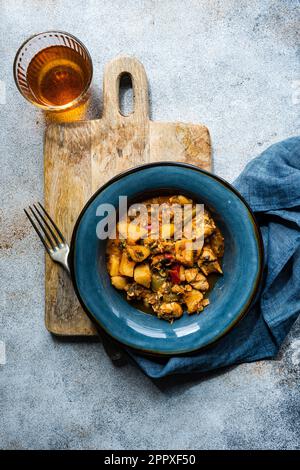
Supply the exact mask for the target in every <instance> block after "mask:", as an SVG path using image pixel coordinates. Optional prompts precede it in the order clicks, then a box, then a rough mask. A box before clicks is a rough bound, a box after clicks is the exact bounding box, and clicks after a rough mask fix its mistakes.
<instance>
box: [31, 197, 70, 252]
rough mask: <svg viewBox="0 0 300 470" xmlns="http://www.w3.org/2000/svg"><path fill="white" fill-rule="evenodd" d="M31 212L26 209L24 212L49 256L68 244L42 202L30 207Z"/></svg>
mask: <svg viewBox="0 0 300 470" xmlns="http://www.w3.org/2000/svg"><path fill="white" fill-rule="evenodd" d="M38 206H39V207H38ZM29 210H30V213H29V211H27V210H26V209H24V212H25V214H26V215H27V217H28V219H29V220H30V222H31V224H32V226H33V228H34V230H35V231H36V233H37V234H38V236H39V238H40V240H41V242H42V243H43V245H44V247H45V249H46V251H47V252H48V253H49V254H50V252H51V251H55V250H56V249H57V248H59V247H60V246H62V245H63V244H65V243H66V240H65V238H64V236H63V234H62V233H61V231H60V230H59V228H58V227H57V225H56V224H55V223H54V221H53V219H52V218H51V217H50V215H49V214H48V212H47V211H46V209H45V208H44V207H43V206H42V204H41V203H40V202H38V205H36V204H33V206H29ZM31 214H32V215H31ZM36 222H37V223H36ZM39 227H40V228H39ZM43 235H44V236H43Z"/></svg>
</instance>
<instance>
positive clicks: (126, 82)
mask: <svg viewBox="0 0 300 470" xmlns="http://www.w3.org/2000/svg"><path fill="white" fill-rule="evenodd" d="M119 111H120V113H121V114H122V116H125V117H126V116H129V115H130V114H132V113H133V111H134V94H133V83H132V76H131V74H130V73H128V72H124V73H122V74H121V75H120V81H119Z"/></svg>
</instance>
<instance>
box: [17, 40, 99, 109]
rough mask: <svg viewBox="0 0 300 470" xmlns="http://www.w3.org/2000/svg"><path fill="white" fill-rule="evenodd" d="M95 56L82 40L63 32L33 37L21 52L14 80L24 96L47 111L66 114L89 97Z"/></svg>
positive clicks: (18, 54) (23, 45)
mask: <svg viewBox="0 0 300 470" xmlns="http://www.w3.org/2000/svg"><path fill="white" fill-rule="evenodd" d="M92 75H93V64H92V59H91V56H90V54H89V52H88V50H87V49H86V47H85V46H84V45H83V44H82V42H81V41H79V39H77V38H75V37H74V36H72V35H71V34H68V33H64V32H62V31H47V32H45V33H39V34H36V35H35V36H32V37H30V38H29V39H28V40H27V41H25V42H24V43H23V44H22V46H21V47H20V49H19V50H18V52H17V54H16V57H15V61H14V78H15V82H16V85H17V87H18V89H19V91H20V93H21V94H22V95H23V96H24V97H25V98H26V99H27V100H28V101H30V102H31V103H32V104H34V105H36V106H39V107H40V108H43V109H45V110H47V111H56V112H57V111H63V110H67V109H71V108H74V107H75V106H77V105H79V104H82V103H83V102H84V101H85V100H86V99H87V97H88V92H89V88H90V84H91V81H92Z"/></svg>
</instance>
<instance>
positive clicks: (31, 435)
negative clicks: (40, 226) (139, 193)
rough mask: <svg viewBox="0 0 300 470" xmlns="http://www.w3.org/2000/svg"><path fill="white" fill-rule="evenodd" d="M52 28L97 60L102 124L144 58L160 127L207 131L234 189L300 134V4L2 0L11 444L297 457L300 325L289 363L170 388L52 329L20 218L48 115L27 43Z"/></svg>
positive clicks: (1, 404) (1, 424) (39, 266)
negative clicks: (106, 83)
mask: <svg viewBox="0 0 300 470" xmlns="http://www.w3.org/2000/svg"><path fill="white" fill-rule="evenodd" d="M49 29H62V30H65V31H69V32H72V33H73V34H75V35H76V36H78V37H79V38H80V39H81V40H82V41H83V42H84V43H85V44H86V45H87V47H88V48H89V50H90V52H91V55H92V57H93V61H94V67H95V76H94V85H93V87H94V102H93V105H92V106H91V108H90V110H89V116H90V117H91V118H93V117H97V116H98V115H99V112H100V109H101V88H102V72H103V66H104V64H105V63H106V62H107V61H108V60H110V59H111V58H113V57H114V56H115V55H117V54H121V53H127V54H132V55H135V56H136V57H137V58H139V59H140V60H141V61H142V62H143V63H144V65H145V68H146V71H147V74H148V78H149V83H150V91H151V97H150V98H151V116H152V118H153V119H156V120H171V121H175V120H183V121H191V122H203V123H205V124H206V125H208V127H209V129H210V131H211V136H212V142H213V148H214V170H215V172H216V173H217V174H218V175H221V176H223V177H225V178H227V179H228V180H229V181H232V180H233V179H234V178H235V177H236V176H237V175H238V174H239V172H240V171H241V170H242V169H243V168H244V166H245V164H246V163H247V162H248V161H249V160H250V159H251V158H253V157H254V156H255V155H257V154H258V153H260V152H261V151H262V150H263V149H265V148H266V147H268V146H269V145H270V144H272V143H274V142H276V141H278V140H281V139H284V138H286V137H289V136H292V135H296V134H298V133H299V106H300V105H299V100H300V98H299V86H300V85H299V80H300V75H299V73H300V72H299V60H298V58H297V39H298V38H297V33H298V30H299V2H298V1H278V0H264V1H251V0H250V1H247V2H246V1H243V0H223V1H218V0H210V1H208V0H207V1H200V0H186V1H184V2H183V1H181V0H161V1H159V0H152V1H151V0H144V1H142V0H140V1H138V0H127V1H126V2H124V1H121V0H99V1H96V0H88V1H86V0H57V1H55V0H44V1H43V2H40V1H39V0H27V1H25V0H24V1H21V0H9V1H5V0H1V1H0V57H1V68H0V80H1V82H0V83H1V96H0V102H1V103H2V104H1V105H0V118H1V127H0V132H1V138H0V155H1V172H0V178H1V206H0V207H1V209H0V222H1V226H0V232H1V236H0V245H1V255H0V289H1V299H0V301H1V311H0V341H3V342H5V344H6V356H7V357H6V364H5V365H0V447H1V448H9V449H13V448H25V449H33V448H41V449H61V448H63V449H64V448H76V449H82V448H100V449H101V448H107V449H109V448H110V449H114V448H119V449H130V448H132V449H142V448H146V449H150V448H154V449H162V448H169V449H170V448H171V449H172V448H174V449H179V448H183V449H194V448H195V449H213V448H214V449H259V448H263V449H265V448H271V449H276V448H277V449H294V448H299V409H300V407H299V405H300V403H299V388H298V387H299V370H300V341H299V339H297V338H299V330H300V327H299V322H298V326H297V325H295V327H294V328H293V331H292V332H291V334H290V335H289V337H288V338H287V340H286V342H285V345H284V347H283V349H282V351H281V353H280V354H279V357H278V358H277V359H276V360H275V361H265V362H259V363H254V364H246V365H241V366H239V367H235V368H232V369H231V370H227V371H224V372H219V373H217V374H211V375H209V376H206V377H202V378H201V377H195V378H193V379H192V380H191V379H189V380H186V379H181V380H179V379H175V380H174V379H167V380H165V381H163V382H162V383H160V384H155V383H153V382H152V381H151V380H149V379H148V378H146V377H145V376H144V375H143V374H142V373H141V372H140V371H139V370H138V369H137V368H136V367H134V366H133V365H127V366H125V367H124V368H121V369H117V368H115V367H114V366H113V365H112V364H111V362H110V360H109V359H108V358H107V356H106V354H105V352H104V350H103V348H102V345H101V344H100V343H87V342H81V343H80V342H67V341H66V342H63V341H59V340H57V339H55V338H53V337H51V336H50V335H49V334H48V333H47V331H46V330H45V328H44V286H43V284H44V266H43V252H42V249H41V246H40V244H39V242H38V240H37V239H36V237H35V235H34V234H33V231H32V230H31V229H30V227H29V226H28V223H27V221H26V220H25V218H24V216H23V215H22V208H23V207H24V206H26V205H28V204H30V203H32V202H33V201H36V200H41V199H42V198H43V159H42V140H43V132H44V125H45V120H44V117H43V114H42V113H41V112H39V111H38V110H36V109H35V108H34V107H32V106H30V105H29V104H28V103H27V102H25V100H24V99H23V98H22V97H21V96H20V95H19V93H18V92H17V90H16V88H15V85H14V82H13V77H12V62H13V58H14V54H15V52H16V50H17V48H18V46H19V45H20V43H21V42H22V41H23V40H24V39H26V38H27V37H28V36H29V35H31V34H33V33H36V32H40V31H43V30H49ZM4 88H5V90H6V93H4V91H5V90H4ZM29 249H30V253H29ZM2 349H3V348H2ZM0 362H1V360H0ZM2 362H3V358H2Z"/></svg>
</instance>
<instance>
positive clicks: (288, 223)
mask: <svg viewBox="0 0 300 470" xmlns="http://www.w3.org/2000/svg"><path fill="white" fill-rule="evenodd" d="M234 186H235V187H236V189H237V190H238V191H239V192H240V193H241V194H242V195H243V196H244V198H245V199H246V200H247V201H248V203H249V204H250V206H251V208H252V210H253V211H254V213H255V215H256V217H257V220H258V222H259V224H260V227H261V231H262V236H263V242H264V248H265V264H266V269H265V277H264V281H263V285H262V289H261V292H260V296H259V298H258V300H257V301H256V303H255V305H254V306H253V307H252V308H251V310H250V311H249V312H248V314H247V315H246V316H245V317H244V319H243V320H241V321H240V322H239V323H238V325H237V326H236V327H235V328H233V330H231V332H229V333H228V334H227V335H226V336H224V337H223V338H221V339H220V340H219V341H218V342H217V343H215V344H214V345H212V346H210V347H209V348H207V349H205V350H203V351H200V352H198V353H196V354H194V355H192V356H180V357H172V358H154V359H153V358H148V357H144V356H142V355H140V354H137V353H135V352H132V351H129V354H130V355H131V357H133V359H134V360H135V361H136V362H137V364H138V365H139V366H140V368H141V369H142V370H143V371H144V372H145V374H146V375H148V376H149V377H152V378H162V377H164V376H166V375H171V374H186V373H195V372H208V371H211V370H213V369H218V368H221V367H225V366H230V365H233V364H239V363H242V362H251V361H256V360H258V359H265V358H271V357H274V356H275V355H276V354H277V352H278V350H279V348H280V345H281V344H282V342H283V340H284V338H285V336H286V335H287V333H288V332H289V330H290V328H291V327H292V325H293V323H294V322H295V320H296V318H297V316H298V314H299V312H300V283H299V279H300V137H292V138H290V139H287V140H285V141H283V142H280V143H277V144H275V145H272V146H271V147H269V148H268V149H267V150H265V151H264V152H263V153H262V154H261V155H260V156H259V157H257V158H255V159H254V160H252V161H251V162H250V163H249V164H248V165H247V166H246V168H245V169H244V171H243V172H242V174H241V175H240V176H239V177H238V179H237V180H236V181H235V182H234Z"/></svg>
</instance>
